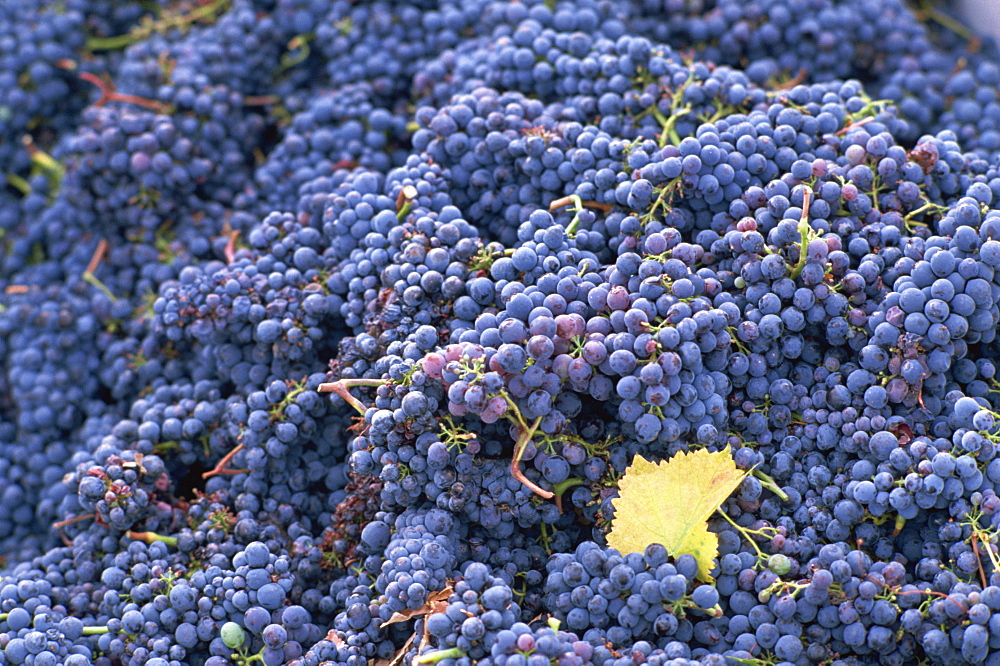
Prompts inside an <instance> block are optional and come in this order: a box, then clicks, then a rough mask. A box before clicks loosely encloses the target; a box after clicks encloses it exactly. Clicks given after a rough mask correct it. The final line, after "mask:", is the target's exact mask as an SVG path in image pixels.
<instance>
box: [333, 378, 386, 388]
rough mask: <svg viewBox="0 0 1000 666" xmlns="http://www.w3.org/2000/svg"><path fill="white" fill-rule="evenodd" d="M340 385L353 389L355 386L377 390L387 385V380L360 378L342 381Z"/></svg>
mask: <svg viewBox="0 0 1000 666" xmlns="http://www.w3.org/2000/svg"><path fill="white" fill-rule="evenodd" d="M340 383H341V384H343V385H344V386H346V387H348V388H352V387H354V386H373V387H375V388H378V387H379V386H382V385H383V384H385V380H384V379H364V378H360V377H359V378H357V379H341V380H340Z"/></svg>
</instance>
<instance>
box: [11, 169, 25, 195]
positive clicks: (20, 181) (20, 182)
mask: <svg viewBox="0 0 1000 666" xmlns="http://www.w3.org/2000/svg"><path fill="white" fill-rule="evenodd" d="M7 184H8V185H10V186H11V187H13V188H14V189H15V190H17V191H18V192H20V193H21V194H22V195H24V196H28V195H29V194H31V185H30V184H29V183H28V181H27V180H25V179H24V178H22V177H21V176H18V175H17V174H16V173H8V174H7Z"/></svg>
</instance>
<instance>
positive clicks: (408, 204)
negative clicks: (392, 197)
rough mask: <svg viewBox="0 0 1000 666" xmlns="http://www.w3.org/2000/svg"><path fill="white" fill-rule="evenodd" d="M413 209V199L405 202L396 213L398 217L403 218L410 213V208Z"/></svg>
mask: <svg viewBox="0 0 1000 666" xmlns="http://www.w3.org/2000/svg"><path fill="white" fill-rule="evenodd" d="M412 209H413V201H412V200H408V201H407V202H406V203H404V204H403V206H402V208H400V209H399V211H398V212H397V213H396V219H397V220H402V219H403V218H405V217H406V216H407V215H409V214H410V210H412Z"/></svg>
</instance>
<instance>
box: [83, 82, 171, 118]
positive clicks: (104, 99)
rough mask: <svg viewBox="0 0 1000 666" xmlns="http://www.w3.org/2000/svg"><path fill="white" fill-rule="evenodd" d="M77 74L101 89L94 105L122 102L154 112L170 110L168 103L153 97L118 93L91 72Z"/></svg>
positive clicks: (167, 111)
mask: <svg viewBox="0 0 1000 666" xmlns="http://www.w3.org/2000/svg"><path fill="white" fill-rule="evenodd" d="M79 76H80V78H81V79H83V80H84V81H86V82H87V83H92V84H94V85H95V86H97V89H98V90H100V91H101V96H100V97H99V98H98V100H97V101H96V102H94V106H104V105H105V104H107V103H108V102H122V103H125V104H135V105H136V106H141V107H143V108H145V109H149V110H150V111H155V112H156V113H169V112H170V105H169V104H164V103H163V102H160V101H157V100H155V99H147V98H145V97H139V96H138V95H128V94H125V93H120V92H118V91H117V90H115V88H114V86H113V85H112V84H110V83H108V82H107V81H105V80H104V79H102V78H101V77H99V76H97V75H96V74H93V73H91V72H80V74H79Z"/></svg>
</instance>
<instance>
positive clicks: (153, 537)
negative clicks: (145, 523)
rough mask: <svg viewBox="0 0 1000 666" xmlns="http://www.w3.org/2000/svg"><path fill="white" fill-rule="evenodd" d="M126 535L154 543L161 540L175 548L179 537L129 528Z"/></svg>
mask: <svg viewBox="0 0 1000 666" xmlns="http://www.w3.org/2000/svg"><path fill="white" fill-rule="evenodd" d="M125 536H127V537H128V538H129V539H134V540H136V541H142V542H144V543H153V542H156V541H160V542H162V543H165V544H167V545H168V546H172V547H174V548H176V547H177V537H172V536H164V535H163V534H157V533H156V532H133V531H131V530H129V531H128V532H126V533H125Z"/></svg>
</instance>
